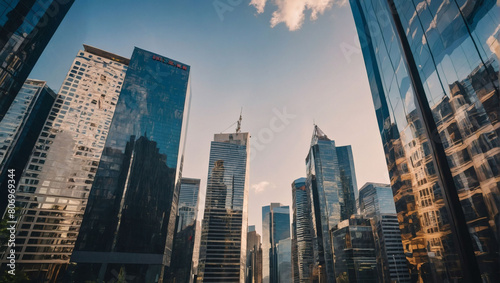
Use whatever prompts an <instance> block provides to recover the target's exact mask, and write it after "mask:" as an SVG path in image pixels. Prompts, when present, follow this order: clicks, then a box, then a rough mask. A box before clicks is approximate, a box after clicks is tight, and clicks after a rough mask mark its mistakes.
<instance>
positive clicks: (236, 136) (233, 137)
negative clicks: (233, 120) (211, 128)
mask: <svg viewBox="0 0 500 283" xmlns="http://www.w3.org/2000/svg"><path fill="white" fill-rule="evenodd" d="M249 137H250V135H249V134H248V133H227V134H225V133H221V134H215V135H214V141H215V142H224V143H232V144H237V145H247V143H248V138H249Z"/></svg>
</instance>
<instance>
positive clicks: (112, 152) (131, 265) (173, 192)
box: [71, 47, 190, 282]
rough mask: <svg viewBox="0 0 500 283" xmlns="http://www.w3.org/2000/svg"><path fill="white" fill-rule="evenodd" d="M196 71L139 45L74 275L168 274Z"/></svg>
mask: <svg viewBox="0 0 500 283" xmlns="http://www.w3.org/2000/svg"><path fill="white" fill-rule="evenodd" d="M189 73H190V67H189V66H187V65H185V64H183V63H180V62H178V61H175V60H172V59H170V58H167V57H164V56H161V55H158V54H155V53H152V52H149V51H146V50H143V49H140V48H137V47H136V48H135V49H134V52H133V54H132V57H131V59H130V63H129V66H128V69H127V73H126V78H125V80H124V81H123V87H122V89H121V93H120V98H119V99H118V101H113V104H116V110H115V115H114V117H113V121H112V122H107V124H106V127H105V128H103V130H104V131H109V134H108V137H107V139H106V140H105V142H106V143H105V145H104V151H103V154H102V158H101V161H100V163H99V167H98V168H97V173H96V175H95V180H94V182H93V185H92V190H91V191H90V196H89V200H88V205H87V208H86V210H85V216H84V218H83V223H82V227H81V229H80V233H79V235H78V241H77V243H76V246H75V251H74V252H73V255H72V257H71V261H72V262H74V263H76V269H75V271H74V273H72V276H73V277H72V278H71V280H73V281H76V282H84V281H88V280H90V281H92V280H104V281H106V282H108V281H110V280H111V281H113V280H116V279H117V278H118V277H120V276H122V277H124V278H126V280H131V278H133V279H134V280H135V281H137V282H158V281H162V280H164V279H165V274H166V269H167V267H168V266H169V265H170V261H171V255H172V246H173V240H174V234H175V222H176V215H177V203H178V198H179V190H180V186H181V177H182V165H183V155H184V142H185V134H186V128H187V119H188V115H189V102H190V87H189V86H190V82H189V78H190V76H189ZM103 75H104V77H103V79H106V74H103ZM120 84H121V82H120ZM94 87H98V86H94ZM115 93H117V92H115ZM96 103H97V104H98V105H99V106H102V105H105V104H103V102H100V101H97V102H96ZM102 142H104V139H102ZM117 276H118V277H117ZM120 278H121V277H120Z"/></svg>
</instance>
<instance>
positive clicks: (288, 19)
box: [250, 0, 347, 31]
mask: <svg viewBox="0 0 500 283" xmlns="http://www.w3.org/2000/svg"><path fill="white" fill-rule="evenodd" d="M266 2H267V0H252V1H251V2H250V5H251V6H254V7H255V9H256V10H257V13H258V14H261V13H263V12H264V8H265V6H266ZM269 2H273V4H274V5H275V6H276V8H277V10H276V11H274V12H273V15H272V18H271V27H275V26H276V25H277V24H279V23H284V24H285V25H286V26H287V27H288V29H289V30H291V31H294V30H298V29H300V27H301V26H302V24H303V23H304V18H305V12H306V11H308V10H310V12H311V17H310V19H311V21H315V20H316V19H317V18H318V16H319V15H322V14H323V13H324V12H325V11H326V10H327V9H329V8H331V7H332V5H334V4H335V5H338V6H344V5H345V4H346V3H347V0H269Z"/></svg>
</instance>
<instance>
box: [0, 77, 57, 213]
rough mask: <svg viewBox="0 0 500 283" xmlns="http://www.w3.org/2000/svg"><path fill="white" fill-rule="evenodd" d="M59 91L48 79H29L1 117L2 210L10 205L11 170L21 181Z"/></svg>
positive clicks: (0, 206)
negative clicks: (9, 185)
mask: <svg viewBox="0 0 500 283" xmlns="http://www.w3.org/2000/svg"><path fill="white" fill-rule="evenodd" d="M55 99H56V94H55V93H54V91H52V89H50V88H49V87H48V86H47V85H46V83H45V82H44V81H38V80H31V79H27V80H26V82H25V83H24V85H23V87H22V88H21V90H20V91H19V93H18V94H17V96H16V99H15V100H14V101H13V102H12V104H11V105H10V108H9V110H8V111H7V113H6V114H5V116H4V118H3V120H1V121H0V212H1V213H2V214H3V212H4V211H5V208H6V206H7V200H8V199H7V190H8V182H7V174H8V170H9V169H14V170H15V171H14V172H15V174H14V175H15V176H14V180H15V183H16V184H18V183H19V180H20V178H21V174H22V172H23V170H24V167H26V163H27V162H28V160H29V157H30V154H31V151H32V150H33V147H34V146H35V142H36V140H37V138H38V135H40V132H41V130H42V127H43V124H44V122H45V120H46V119H47V116H49V113H50V109H51V108H52V104H54V101H55Z"/></svg>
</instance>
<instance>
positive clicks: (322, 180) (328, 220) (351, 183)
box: [306, 125, 357, 282]
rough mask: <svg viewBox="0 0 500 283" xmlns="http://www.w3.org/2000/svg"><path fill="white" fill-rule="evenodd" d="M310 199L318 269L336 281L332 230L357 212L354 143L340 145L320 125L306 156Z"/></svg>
mask: <svg viewBox="0 0 500 283" xmlns="http://www.w3.org/2000/svg"><path fill="white" fill-rule="evenodd" d="M306 169H307V180H306V186H308V189H307V190H308V192H309V199H310V203H311V211H312V218H311V219H312V226H313V241H314V245H315V247H314V258H315V268H319V269H320V270H318V272H317V273H318V274H324V275H325V279H326V280H327V281H328V282H333V281H334V280H335V279H334V278H335V273H334V270H333V255H332V245H331V241H330V230H331V229H332V228H333V227H335V226H336V225H337V224H338V223H340V221H342V220H345V219H348V218H349V217H350V216H351V215H352V214H354V213H356V200H355V195H356V193H355V191H356V189H357V188H356V187H355V186H356V174H355V171H354V164H353V157H352V150H351V146H349V145H348V146H341V147H337V146H336V145H335V141H332V140H330V139H329V138H328V137H327V136H326V135H325V133H323V131H321V129H320V128H319V127H318V126H316V125H315V126H314V131H313V136H312V140H311V148H310V150H309V154H308V155H307V158H306Z"/></svg>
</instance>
